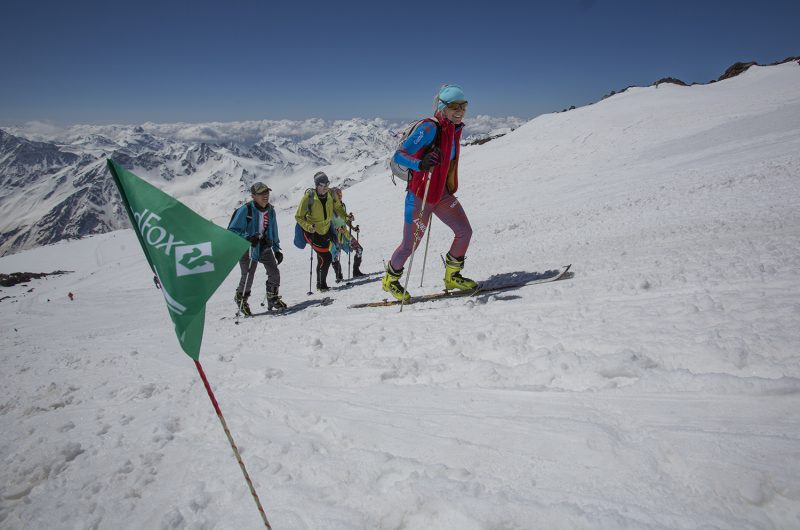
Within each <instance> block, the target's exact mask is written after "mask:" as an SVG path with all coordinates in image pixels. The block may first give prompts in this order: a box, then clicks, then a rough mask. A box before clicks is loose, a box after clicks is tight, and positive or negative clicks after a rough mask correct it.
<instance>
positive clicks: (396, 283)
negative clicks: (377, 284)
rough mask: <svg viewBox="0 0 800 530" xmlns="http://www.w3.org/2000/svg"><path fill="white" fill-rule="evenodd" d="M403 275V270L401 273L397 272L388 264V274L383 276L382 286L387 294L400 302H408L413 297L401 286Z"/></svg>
mask: <svg viewBox="0 0 800 530" xmlns="http://www.w3.org/2000/svg"><path fill="white" fill-rule="evenodd" d="M402 275H403V269H400V270H399V271H395V270H394V269H393V268H392V264H391V263H387V264H386V274H384V275H383V281H382V282H381V284H382V285H383V290H384V291H386V292H387V293H389V294H391V295H392V296H394V297H395V298H397V299H398V300H403V299H404V298H405V301H406V302H408V301H409V300H410V299H411V295H410V294H408V293H407V292H406V291H405V290H404V289H403V286H402V285H400V277H401V276H402Z"/></svg>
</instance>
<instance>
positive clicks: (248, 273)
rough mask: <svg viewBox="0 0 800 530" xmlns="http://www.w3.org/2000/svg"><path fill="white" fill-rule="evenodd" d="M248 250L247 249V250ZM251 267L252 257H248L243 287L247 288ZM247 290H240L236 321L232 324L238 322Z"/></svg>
mask: <svg viewBox="0 0 800 530" xmlns="http://www.w3.org/2000/svg"><path fill="white" fill-rule="evenodd" d="M248 252H249V251H248ZM252 268H253V258H252V257H251V258H250V262H249V264H248V265H247V274H246V275H245V277H244V287H243V289H247V283H248V282H249V281H250V271H251V269H252ZM246 292H247V291H242V299H241V300H239V310H238V311H237V312H236V321H235V322H234V324H237V325H238V324H239V315H240V314H241V313H242V306H244V293H246Z"/></svg>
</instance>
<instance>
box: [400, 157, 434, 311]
mask: <svg viewBox="0 0 800 530" xmlns="http://www.w3.org/2000/svg"><path fill="white" fill-rule="evenodd" d="M425 176H426V177H428V180H427V181H426V182H425V192H424V193H423V194H422V206H421V207H420V209H419V217H417V220H416V222H415V224H414V244H413V245H412V246H411V261H409V262H408V276H406V284H405V285H404V286H403V297H402V298H401V299H400V313H402V312H403V304H405V302H406V293H407V292H408V280H409V279H410V278H411V267H413V266H414V253H415V252H416V251H417V242H418V241H419V230H418V228H419V225H421V224H422V217H423V214H424V213H425V201H427V200H428V188H429V187H430V185H431V174H430V172H428V173H425Z"/></svg>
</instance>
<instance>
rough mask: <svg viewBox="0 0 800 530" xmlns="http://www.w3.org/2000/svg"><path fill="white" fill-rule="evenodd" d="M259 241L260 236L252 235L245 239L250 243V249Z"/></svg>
mask: <svg viewBox="0 0 800 530" xmlns="http://www.w3.org/2000/svg"><path fill="white" fill-rule="evenodd" d="M259 239H260V236H259V235H258V234H253V235H252V236H250V237H248V238H247V240H248V241H249V242H250V246H251V247H254V246H256V245H258V240H259Z"/></svg>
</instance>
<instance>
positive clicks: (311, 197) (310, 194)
mask: <svg viewBox="0 0 800 530" xmlns="http://www.w3.org/2000/svg"><path fill="white" fill-rule="evenodd" d="M306 195H307V196H308V200H307V201H306V215H311V207H312V206H314V188H308V189H306Z"/></svg>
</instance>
